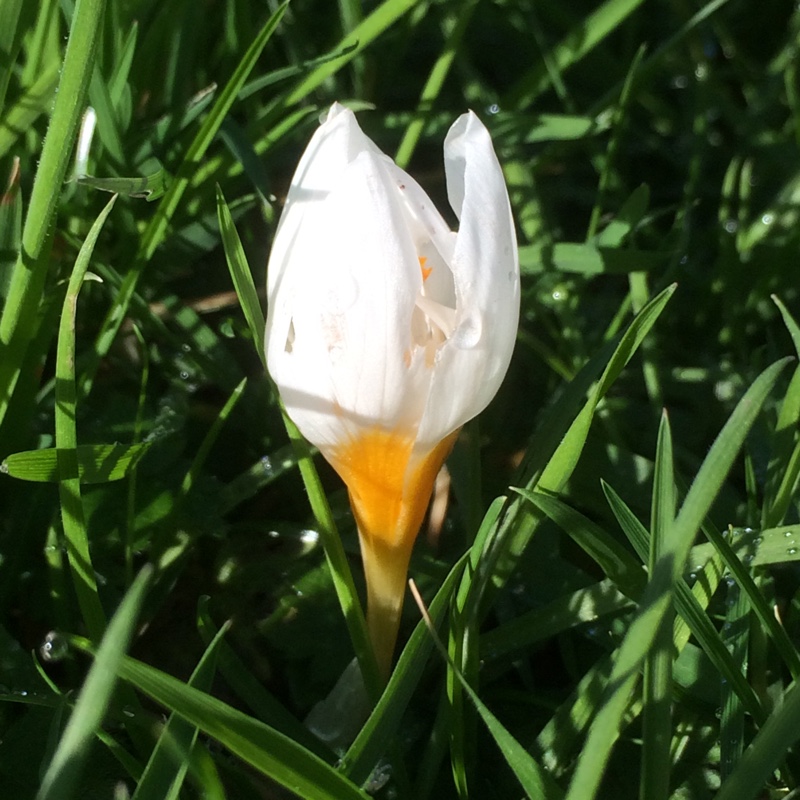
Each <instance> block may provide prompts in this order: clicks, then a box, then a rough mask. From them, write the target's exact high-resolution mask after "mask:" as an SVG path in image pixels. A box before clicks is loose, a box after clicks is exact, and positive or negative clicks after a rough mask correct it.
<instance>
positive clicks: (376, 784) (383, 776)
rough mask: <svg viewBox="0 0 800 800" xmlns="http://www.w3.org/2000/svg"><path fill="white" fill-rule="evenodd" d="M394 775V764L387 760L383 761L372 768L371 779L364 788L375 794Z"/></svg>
mask: <svg viewBox="0 0 800 800" xmlns="http://www.w3.org/2000/svg"><path fill="white" fill-rule="evenodd" d="M391 777H392V765H391V764H389V763H388V762H386V761H382V762H381V763H379V764H378V766H376V767H375V769H374V770H372V775H370V776H369V780H368V781H367V782H366V784H364V789H365V791H366V792H367V793H369V794H375V793H376V792H379V791H380V790H381V789H383V787H384V786H386V784H387V783H388V782H389V779H390V778H391Z"/></svg>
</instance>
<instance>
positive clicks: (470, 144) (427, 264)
mask: <svg viewBox="0 0 800 800" xmlns="http://www.w3.org/2000/svg"><path fill="white" fill-rule="evenodd" d="M444 161H445V174H446V178H447V194H448V199H449V201H450V205H451V206H452V208H453V211H454V212H455V215H456V217H457V218H458V221H459V225H458V231H457V232H454V231H451V230H450V228H449V226H448V225H447V223H446V222H445V221H444V219H443V218H442V216H441V214H439V212H438V211H437V210H436V208H435V206H434V204H433V203H432V202H431V200H430V198H429V197H428V195H427V194H426V193H425V192H424V191H423V190H422V188H421V187H420V186H419V184H417V182H416V181H415V180H414V179H413V178H412V177H411V176H409V175H408V174H407V173H405V172H404V171H403V170H402V169H400V168H399V167H398V166H397V165H395V163H394V162H393V161H392V160H391V159H390V158H389V157H388V156H386V155H384V154H383V153H382V152H381V151H380V150H379V149H378V148H377V147H376V145H375V144H374V143H373V142H372V141H371V140H370V139H369V138H368V137H367V136H366V135H365V134H364V133H363V132H362V130H361V129H360V128H359V126H358V123H357V122H356V118H355V116H354V115H353V113H352V112H351V111H349V110H348V109H346V108H343V107H342V106H340V105H338V104H335V105H334V106H333V107H332V108H331V110H330V112H329V113H328V116H327V119H326V120H325V122H324V123H323V124H322V125H321V126H320V127H319V129H318V130H317V131H316V133H315V134H314V136H313V137H312V139H311V142H310V143H309V145H308V147H307V148H306V151H305V153H304V154H303V156H302V158H301V159H300V163H299V165H298V167H297V171H296V172H295V175H294V178H293V180H292V184H291V187H290V189H289V194H288V197H287V199H286V206H285V208H284V210H283V215H282V217H281V221H280V224H279V226H278V230H277V233H276V235H275V242H274V244H273V247H272V252H271V254H270V259H269V268H268V286H267V295H268V302H269V309H268V316H267V329H266V354H267V364H268V367H269V371H270V373H271V374H272V377H273V378H274V380H275V382H276V384H277V386H278V389H279V391H280V393H281V397H282V398H283V402H284V404H285V406H286V410H287V412H288V414H289V416H290V417H291V418H292V420H293V421H294V422H295V424H296V425H297V427H298V428H299V429H300V431H301V432H302V434H303V435H304V436H305V437H306V438H307V439H308V440H309V441H310V442H311V443H312V444H314V445H316V446H317V447H318V448H319V450H320V452H321V453H322V454H323V455H324V456H325V458H326V459H327V460H328V461H329V462H330V463H331V464H332V465H333V467H334V469H335V470H336V471H337V472H338V473H339V475H340V476H341V477H342V479H343V480H344V482H345V484H346V485H347V488H348V491H349V495H350V503H351V506H352V509H353V514H354V516H355V519H356V523H357V525H358V531H359V537H360V542H361V553H362V556H363V560H364V569H365V572H366V579H367V595H368V596H367V621H368V625H369V630H370V635H371V637H372V642H373V646H374V648H375V653H376V657H377V659H378V663H379V666H380V667H381V670H382V672H383V674H384V677H388V674H389V670H390V666H391V659H392V652H393V650H394V644H395V639H396V638H397V629H398V625H399V619H400V610H401V608H402V603H403V596H404V594H405V583H406V577H407V572H408V563H409V559H410V556H411V549H412V547H413V544H414V539H415V538H416V535H417V532H418V530H419V528H420V525H421V524H422V521H423V518H424V516H425V511H426V508H427V506H428V502H429V500H430V496H431V493H432V490H433V482H434V479H435V478H436V474H437V472H438V471H439V469H440V468H441V466H442V463H443V462H444V459H445V458H446V457H447V455H448V453H449V452H450V448H451V447H452V444H453V442H454V440H455V437H456V436H457V435H458V431H459V429H460V428H461V426H462V425H463V424H464V423H465V422H467V421H468V420H470V419H472V417H474V416H475V415H476V414H478V413H479V412H481V411H482V410H483V409H484V408H485V407H486V405H487V404H488V403H489V401H490V400H491V399H492V397H494V394H495V392H496V391H497V389H498V387H499V386H500V383H501V381H502V380H503V377H504V375H505V373H506V370H507V368H508V363H509V360H510V358H511V351H512V349H513V346H514V341H515V337H516V331H517V323H518V320H519V302H520V301H519V263H518V258H517V245H516V238H515V234H514V223H513V219H512V216H511V207H510V204H509V200H508V193H507V191H506V186H505V182H504V180H503V173H502V171H501V169H500V165H499V163H498V161H497V156H496V155H495V152H494V149H493V147H492V142H491V139H490V137H489V133H488V131H487V130H486V128H485V127H484V126H483V125H482V124H481V122H480V121H479V120H478V118H477V117H476V116H475V114H473V113H472V112H469V113H467V114H463V115H462V116H461V117H459V118H458V119H457V120H456V122H455V123H454V125H453V126H452V127H451V128H450V131H449V132H448V134H447V137H446V139H445V143H444Z"/></svg>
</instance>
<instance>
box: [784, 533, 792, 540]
mask: <svg viewBox="0 0 800 800" xmlns="http://www.w3.org/2000/svg"><path fill="white" fill-rule="evenodd" d="M783 535H784V537H785V538H787V539H791V538H792V536H794V534H793V533H792V532H791V531H786V533H784V534H783Z"/></svg>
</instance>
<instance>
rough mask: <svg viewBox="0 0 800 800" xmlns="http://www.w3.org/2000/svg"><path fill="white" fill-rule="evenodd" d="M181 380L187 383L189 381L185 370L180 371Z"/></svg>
mask: <svg viewBox="0 0 800 800" xmlns="http://www.w3.org/2000/svg"><path fill="white" fill-rule="evenodd" d="M181 380H182V381H188V380H189V373H188V372H187V371H186V370H185V369H182V370H181Z"/></svg>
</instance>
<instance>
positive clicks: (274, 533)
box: [267, 531, 280, 539]
mask: <svg viewBox="0 0 800 800" xmlns="http://www.w3.org/2000/svg"><path fill="white" fill-rule="evenodd" d="M267 536H269V538H270V539H277V538H278V537H279V536H280V534H279V533H278V531H267Z"/></svg>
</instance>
